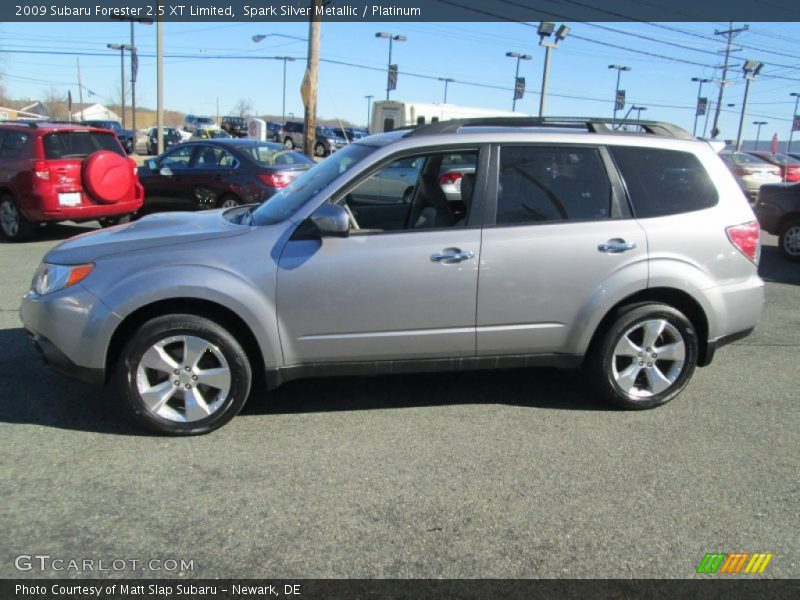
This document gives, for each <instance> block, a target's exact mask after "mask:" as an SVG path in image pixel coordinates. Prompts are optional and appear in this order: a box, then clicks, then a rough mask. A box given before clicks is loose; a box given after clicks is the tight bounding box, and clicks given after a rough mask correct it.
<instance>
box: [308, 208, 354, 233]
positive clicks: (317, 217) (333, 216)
mask: <svg viewBox="0 0 800 600" xmlns="http://www.w3.org/2000/svg"><path fill="white" fill-rule="evenodd" d="M311 222H312V223H313V224H314V225H315V226H316V228H317V229H319V232H320V233H321V234H322V236H323V237H325V236H330V237H347V236H348V235H349V234H350V216H349V215H348V214H347V211H346V210H345V209H344V208H342V207H341V206H339V205H337V204H330V203H329V202H326V203H325V204H323V205H322V206H320V207H319V208H318V209H317V210H316V211H314V214H312V215H311Z"/></svg>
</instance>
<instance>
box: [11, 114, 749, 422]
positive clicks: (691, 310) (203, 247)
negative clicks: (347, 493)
mask: <svg viewBox="0 0 800 600" xmlns="http://www.w3.org/2000/svg"><path fill="white" fill-rule="evenodd" d="M617 123H618V122H617ZM495 125H496V126H495ZM612 125H613V124H612V122H611V120H610V119H606V120H599V121H598V120H591V121H589V120H583V121H579V120H577V119H572V120H564V119H530V118H521V119H515V120H511V119H509V118H506V119H500V120H498V119H493V118H487V119H478V120H474V121H470V120H456V121H448V122H440V123H436V124H432V125H429V126H426V127H418V128H416V129H415V130H413V131H407V130H401V131H396V132H392V133H387V134H382V135H375V136H370V137H369V138H366V139H364V140H361V141H357V142H354V143H352V144H350V145H349V146H347V147H346V148H344V149H342V150H340V151H339V152H337V153H336V154H334V155H333V156H332V157H330V158H328V159H327V160H324V161H322V162H321V163H319V164H317V165H315V166H314V167H313V168H311V169H310V170H308V171H305V172H304V173H303V175H301V176H300V177H298V178H296V179H295V180H294V181H293V182H292V183H290V184H289V185H288V186H286V187H285V188H283V189H282V190H281V191H280V192H278V193H277V194H275V195H274V196H272V198H270V200H269V201H268V202H265V203H263V204H261V205H260V206H259V207H253V206H240V207H236V208H232V209H228V210H217V211H205V212H201V213H194V214H193V213H180V214H172V215H151V216H149V217H146V218H144V219H142V220H140V221H137V222H134V223H132V224H130V225H128V226H126V228H123V229H117V230H115V231H113V232H102V231H101V232H96V233H91V234H87V235H83V236H80V237H78V238H74V239H72V240H68V241H66V242H63V243H62V244H61V245H59V246H57V247H55V248H54V249H52V250H51V251H50V252H48V253H47V255H46V256H45V257H44V262H43V263H42V264H41V265H40V267H39V268H38V269H37V272H36V274H35V276H34V278H33V282H32V289H31V290H30V291H29V292H28V293H27V294H25V296H24V297H23V300H22V306H21V316H22V321H23V323H24V325H25V328H26V329H27V331H28V334H29V336H30V337H31V339H32V340H33V342H34V344H35V345H36V346H37V347H38V348H39V349H40V351H41V353H42V355H43V356H44V358H45V360H46V361H47V362H48V363H49V364H50V365H51V366H52V367H53V368H55V369H56V370H59V371H61V372H63V373H66V374H68V375H71V376H73V377H77V378H79V379H82V380H84V381H90V382H94V383H98V384H103V383H105V382H106V381H107V380H108V379H109V376H110V375H111V374H112V373H115V374H116V377H115V378H114V381H115V383H116V385H117V386H118V393H119V396H120V398H121V400H122V405H123V406H124V408H125V410H127V412H129V413H130V414H131V415H133V417H134V418H136V419H137V420H138V421H139V422H140V423H142V424H143V425H145V426H147V427H148V428H150V429H152V430H155V431H159V432H164V433H169V434H174V435H190V434H198V433H205V432H208V431H211V430H213V429H215V428H217V427H220V426H221V425H223V424H224V423H226V422H227V421H229V420H230V419H231V418H232V417H233V416H234V415H235V414H236V413H237V412H238V411H239V410H240V409H241V408H242V406H243V405H244V403H245V401H246V399H247V397H248V395H249V394H250V389H251V382H252V381H253V377H254V376H256V375H260V376H261V375H263V379H264V381H265V382H266V385H267V387H268V388H269V389H272V388H274V387H276V386H278V385H280V384H281V383H282V382H286V381H289V380H291V379H295V378H300V377H316V376H331V375H356V374H358V375H367V374H377V373H387V372H391V373H396V374H397V373H408V372H414V371H434V370H458V371H460V370H466V369H476V368H512V367H531V366H536V365H548V366H551V367H552V366H558V367H580V366H583V367H584V368H585V369H586V373H587V376H586V381H587V384H588V385H587V390H588V393H589V394H592V395H594V396H597V397H601V398H604V399H606V400H609V401H611V402H614V403H616V404H618V405H621V406H623V407H626V408H631V409H645V408H652V407H656V406H659V405H662V404H664V403H666V402H669V401H670V400H672V399H673V398H675V397H676V396H677V395H678V394H679V393H680V392H681V391H682V390H683V389H684V388H685V387H686V385H687V384H688V382H689V380H690V379H691V377H692V374H693V372H694V369H695V367H696V366H705V365H708V364H709V363H710V362H711V360H712V358H713V356H714V354H715V352H716V351H717V350H718V348H719V347H720V346H722V345H724V344H727V343H729V342H732V341H734V340H737V339H740V338H742V337H745V336H746V335H748V334H749V333H750V332H751V331H752V329H753V328H754V327H755V325H756V323H757V321H758V318H759V315H760V313H761V309H762V305H763V301H764V283H763V281H762V280H761V279H760V278H759V276H758V272H757V263H758V258H759V237H758V235H759V230H758V223H757V222H756V221H755V220H754V217H753V211H752V209H751V208H750V206H749V204H748V203H747V201H746V199H745V198H744V195H743V194H742V192H741V190H740V189H739V186H738V184H737V183H736V181H735V180H734V178H733V176H732V175H731V173H730V172H729V171H728V170H727V169H725V168H724V166H723V165H722V162H721V161H720V159H719V157H718V156H717V155H716V153H715V151H714V150H713V149H712V148H711V147H710V146H709V145H708V144H707V143H705V142H703V141H699V140H696V139H694V138H693V136H692V135H691V134H689V133H687V132H685V131H683V130H682V129H679V128H677V127H675V126H671V125H669V124H664V123H657V122H649V121H645V122H641V123H640V126H641V129H642V132H641V133H636V134H629V133H627V132H623V131H614V130H612ZM475 126H477V127H475ZM565 128H567V131H565ZM242 142H243V141H242V140H238V141H234V140H228V141H226V142H224V144H225V149H227V148H234V147H237V146H235V144H237V143H242ZM214 144H220V145H222V144H223V143H222V142H214ZM203 145H205V146H212V143H211V142H208V143H205V144H203V143H198V144H195V143H189V144H187V145H186V146H183V147H181V146H179V147H177V148H174V149H172V150H171V151H170V152H169V153H167V155H169V154H172V153H176V152H178V151H182V150H185V149H187V148H191V147H192V146H203ZM198 151H199V150H198ZM275 152H277V150H276V151H275ZM452 154H461V155H466V154H472V155H473V156H474V157H475V161H474V162H475V165H476V171H475V173H474V175H464V177H463V181H462V187H461V192H462V194H461V195H462V199H461V200H460V202H462V203H463V205H464V206H466V211H465V212H464V213H463V214H461V215H458V214H456V212H455V211H454V210H453V208H452V207H451V203H450V202H448V201H447V199H446V198H445V197H444V194H443V193H442V191H441V188H439V187H438V185H437V184H438V176H439V173H440V169H441V163H442V159H443V157H444V156H446V155H452ZM194 156H195V154H194V151H193V152H192V154H191V157H189V159H188V160H189V163H190V164H191V161H193V160H194ZM401 160H407V161H411V162H415V161H419V163H418V175H417V181H416V182H415V184H414V191H413V193H412V194H411V196H410V197H409V196H407V195H406V193H405V188H403V187H402V186H398V188H397V191H396V195H395V198H394V201H393V202H388V201H386V200H387V199H386V198H382V199H381V201H380V202H375V203H373V204H372V205H371V206H368V205H365V206H362V207H360V208H361V210H359V212H358V214H356V212H355V211H354V210H353V209H352V207H351V206H349V204H348V200H347V198H348V196H349V195H351V194H353V193H355V194H358V191H359V187H360V186H362V185H365V184H368V182H369V179H370V178H371V177H374V176H376V175H377V174H379V173H380V172H381V170H382V169H384V168H386V167H387V165H391V164H393V163H395V162H397V161H401ZM556 165H569V167H570V168H569V169H566V170H564V169H561V168H556ZM674 170H681V171H686V172H691V173H692V175H691V176H688V175H687V176H685V177H682V178H681V179H680V180H678V179H676V178H674V177H671V176H670V175H669V174H670V172H672V171H674ZM162 177H163V178H164V179H166V180H169V178H170V176H169V175H163V176H162ZM470 179H473V183H474V185H466V184H468V181H469V180H470ZM401 194H402V195H401ZM479 265H480V268H479ZM76 281H80V283H81V285H71V284H73V283H74V282H76ZM76 306H79V307H80V310H79V311H76V310H75V307H76ZM535 387H536V378H535V376H532V378H531V390H532V391H531V393H535ZM487 400H492V401H493V399H487ZM695 401H698V402H700V401H703V399H702V398H700V397H697V398H696V399H695Z"/></svg>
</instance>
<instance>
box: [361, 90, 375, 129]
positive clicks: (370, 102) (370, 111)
mask: <svg viewBox="0 0 800 600" xmlns="http://www.w3.org/2000/svg"><path fill="white" fill-rule="evenodd" d="M374 97H375V96H373V95H369V96H364V98H366V99H367V129H368V130H369V122H370V121H371V120H372V110H371V106H370V105H371V104H372V99H373V98H374Z"/></svg>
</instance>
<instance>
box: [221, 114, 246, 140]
mask: <svg viewBox="0 0 800 600" xmlns="http://www.w3.org/2000/svg"><path fill="white" fill-rule="evenodd" d="M219 126H220V128H221V129H222V130H224V131H225V132H227V133H228V134H230V136H231V137H237V138H240V137H246V136H247V119H245V118H244V117H222V122H221V123H220V124H219Z"/></svg>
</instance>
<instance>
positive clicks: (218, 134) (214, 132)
mask: <svg viewBox="0 0 800 600" xmlns="http://www.w3.org/2000/svg"><path fill="white" fill-rule="evenodd" d="M208 137H210V138H212V139H214V138H228V137H231V136H229V135H228V134H227V133H225V132H224V131H223V130H222V129H209V130H208Z"/></svg>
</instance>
